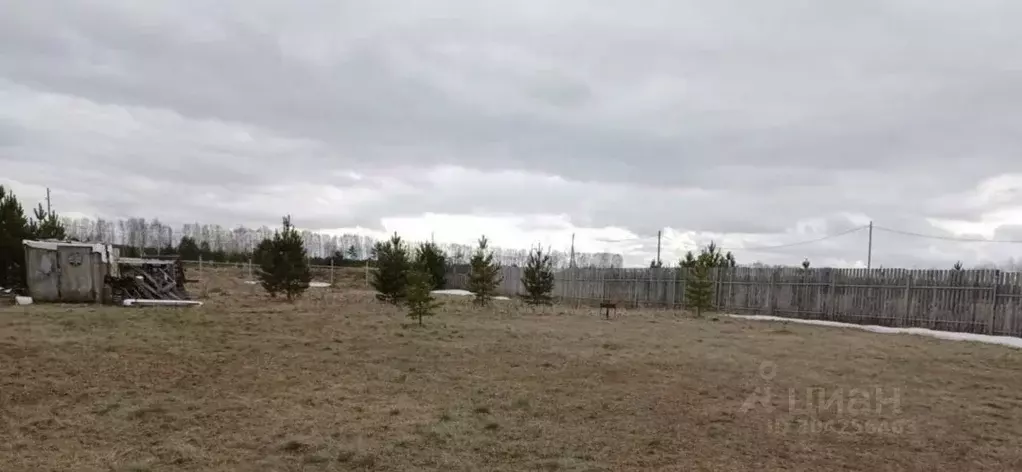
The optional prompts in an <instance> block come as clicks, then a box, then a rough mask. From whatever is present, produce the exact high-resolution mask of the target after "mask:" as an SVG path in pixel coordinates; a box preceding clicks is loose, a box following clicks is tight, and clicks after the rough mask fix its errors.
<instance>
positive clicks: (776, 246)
mask: <svg viewBox="0 0 1022 472" xmlns="http://www.w3.org/2000/svg"><path fill="white" fill-rule="evenodd" d="M868 227H869V225H863V226H857V227H855V228H852V229H849V230H846V231H842V232H840V233H835V234H831V235H828V236H824V237H822V238H816V239H807V240H805V241H797V242H794V243H787V244H777V245H774V246H753V247H722V248H721V249H726V250H729V251H739V250H740V251H759V250H763V249H784V248H789V247H795V246H803V245H806V244H813V243H818V242H820V241H826V240H828V239H834V238H838V237H841V236H844V235H846V234H851V233H854V232H856V231H862V230H864V229H866V228H868Z"/></svg>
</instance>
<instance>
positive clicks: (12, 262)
mask: <svg viewBox="0 0 1022 472" xmlns="http://www.w3.org/2000/svg"><path fill="white" fill-rule="evenodd" d="M31 237H32V234H31V231H30V228H29V224H28V219H27V218H25V210H24V208H23V207H22V206H21V203H20V202H19V201H18V198H17V197H16V196H15V195H14V193H13V192H10V191H8V190H6V189H4V187H3V186H2V185H0V287H5V288H12V287H23V286H25V248H24V247H23V246H22V241H23V240H25V239H31Z"/></svg>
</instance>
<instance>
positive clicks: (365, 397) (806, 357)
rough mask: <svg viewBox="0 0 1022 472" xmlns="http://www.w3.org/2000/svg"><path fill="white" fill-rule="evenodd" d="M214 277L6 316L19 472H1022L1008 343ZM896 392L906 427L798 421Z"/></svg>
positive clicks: (878, 418) (897, 421) (0, 383)
mask: <svg viewBox="0 0 1022 472" xmlns="http://www.w3.org/2000/svg"><path fill="white" fill-rule="evenodd" d="M204 283H206V284H208V286H207V287H206V291H207V292H208V296H209V299H208V301H209V303H208V304H207V305H206V306H204V307H201V308H197V309H189V310H174V309H155V310H150V309H121V308H112V307H71V306H32V307H24V308H23V307H9V308H8V307H5V308H0V407H2V408H0V409H2V415H3V420H2V423H0V470H3V471H22V470H24V471H28V470H75V471H88V470H103V471H108V470H117V471H127V470H134V471H158V470H195V471H199V470H202V471H206V470H217V471H220V470H222V471H226V470H294V471H297V470H308V471H321V470H322V471H326V470H508V471H510V470H592V471H596V470H607V471H611V470H613V471H618V470H656V469H669V470H771V469H774V470H780V469H785V470H941V469H943V470H1007V469H1016V470H1018V469H1019V468H1022V459H1020V452H1019V449H1018V440H1019V438H1020V437H1022V388H1020V387H1022V379H1020V377H1019V375H1018V374H1019V367H1018V366H1019V365H1020V361H1022V353H1019V352H1018V351H1015V350H1011V349H1008V348H1004V347H997V346H988V345H980V344H973V343H962V342H950V341H939V340H932V339H927V338H922V337H913V336H891V335H877V334H872V333H866V332H860V331H856V330H841V329H832V328H819V327H807V326H799V325H795V324H791V325H787V326H785V325H781V324H776V323H761V322H760V323H757V322H747V321H738V320H733V319H728V318H720V319H718V320H714V319H713V318H712V317H707V318H705V319H701V320H696V319H691V318H688V317H682V316H678V315H676V314H672V313H669V312H645V313H637V312H624V311H622V312H621V314H620V316H619V317H618V318H616V319H612V320H610V321H604V320H600V319H599V318H598V317H597V316H596V315H595V310H569V309H562V308H554V309H549V310H546V311H545V312H541V313H535V312H532V311H531V310H529V309H524V308H522V307H520V306H518V305H516V304H515V302H503V303H500V304H498V305H496V307H495V308H492V309H488V310H478V309H475V308H473V307H472V306H471V305H470V304H469V303H468V302H467V301H466V300H463V299H459V298H457V297H449V298H446V299H445V301H446V302H447V304H446V306H445V308H444V310H443V313H441V314H439V315H438V316H437V317H435V318H434V319H429V320H427V321H426V326H425V327H423V328H419V327H417V326H415V325H414V324H413V323H412V322H411V320H408V319H405V318H404V317H403V316H402V313H401V312H400V311H398V310H396V309H394V308H392V307H389V306H384V305H381V304H378V303H376V302H374V301H372V296H371V294H369V293H367V292H360V291H355V290H329V289H320V290H318V291H315V290H314V291H312V292H310V296H309V297H307V298H305V299H303V300H302V301H300V302H298V303H297V304H295V305H288V304H284V303H281V302H276V301H268V300H267V299H265V298H264V297H263V296H261V295H260V294H259V293H258V289H257V288H255V287H253V286H249V285H244V284H242V283H241V282H239V281H236V280H233V279H232V278H230V277H219V278H217V277H209V278H207V280H206V281H205V282H204ZM765 361H769V362H773V363H775V364H776V370H775V372H774V375H773V376H769V375H768V376H767V378H762V377H761V375H760V374H761V372H760V371H761V367H762V366H763V363H764V362H765ZM766 370H767V371H768V372H766V373H767V374H769V373H770V372H769V370H770V369H766ZM767 386H769V387H770V388H771V391H772V392H774V395H775V396H774V399H773V401H772V405H773V406H774V407H775V409H774V410H773V411H768V410H767V408H766V407H758V408H755V409H752V410H751V411H746V412H742V405H743V402H744V401H745V400H746V398H748V397H749V395H751V394H754V393H755V392H757V390H756V389H757V388H759V389H761V390H760V392H762V389H763V388H765V387H767ZM876 386H879V387H882V388H883V389H884V397H885V398H886V397H888V396H890V395H891V392H892V391H893V389H894V388H898V389H900V392H901V393H900V406H901V409H900V412H896V411H894V408H893V407H892V406H891V405H884V406H883V410H882V411H881V412H880V413H877V412H876V411H875V410H874V409H873V408H875V403H871V404H870V406H871V409H870V410H869V411H865V412H857V413H858V414H856V415H852V414H851V413H849V412H848V411H847V410H844V411H842V412H840V413H839V412H836V411H835V410H834V409H833V408H831V409H828V410H826V411H823V412H817V413H815V416H816V417H817V418H819V419H821V420H826V421H831V422H832V423H831V425H832V426H834V427H840V428H842V429H843V432H835V431H828V432H822V433H814V432H812V431H799V430H798V429H799V425H800V424H801V423H800V421H803V420H805V419H806V418H808V417H809V416H810V415H809V414H808V413H805V412H801V413H800V412H799V411H795V412H788V410H789V404H788V398H787V389H788V388H795V389H798V392H800V393H798V394H797V400H798V404H799V405H798V406H800V407H801V409H804V408H805V404H806V394H805V389H806V388H810V387H817V388H823V389H825V391H826V392H827V396H831V395H833V394H834V393H835V392H838V391H843V392H849V391H850V389H853V388H868V389H872V388H874V387H876ZM819 403H820V402H816V404H817V406H819ZM844 406H848V401H847V400H846V401H845V402H844ZM852 421H859V423H858V424H859V425H860V426H863V430H862V431H858V432H857V431H855V429H856V428H855V426H854V425H855V424H856V423H853V422H852ZM776 424H787V425H789V426H790V427H791V428H792V429H791V430H789V431H787V432H777V431H774V432H771V431H770V429H769V428H770V426H771V425H776ZM869 425H872V427H870V428H871V429H872V428H873V427H883V426H885V425H886V427H887V429H886V430H882V431H879V432H877V431H867V430H866V427H869ZM892 426H893V427H895V428H898V429H899V430H898V431H891V430H890V428H891V427H892Z"/></svg>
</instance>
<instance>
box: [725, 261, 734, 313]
mask: <svg viewBox="0 0 1022 472" xmlns="http://www.w3.org/2000/svg"><path fill="white" fill-rule="evenodd" d="M734 287H735V268H734V267H730V268H728V275H727V298H725V299H724V309H725V310H727V311H731V310H730V308H731V297H732V296H733V294H734Z"/></svg>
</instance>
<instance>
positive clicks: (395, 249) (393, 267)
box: [371, 233, 411, 305]
mask: <svg viewBox="0 0 1022 472" xmlns="http://www.w3.org/2000/svg"><path fill="white" fill-rule="evenodd" d="M373 253H374V255H375V257H376V270H374V271H373V279H372V281H371V285H372V286H373V288H374V289H376V291H377V292H379V293H378V294H377V296H376V297H377V298H378V299H380V300H383V301H386V302H388V303H393V304H395V305H396V304H398V303H400V302H401V301H402V300H404V297H405V295H406V293H405V292H406V291H407V289H408V273H409V270H410V269H411V262H410V260H409V257H408V248H407V247H406V246H405V244H404V242H403V241H401V237H400V236H398V235H397V233H394V236H392V237H391V238H390V240H389V241H387V242H383V243H377V244H376V245H375V246H374V247H373Z"/></svg>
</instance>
